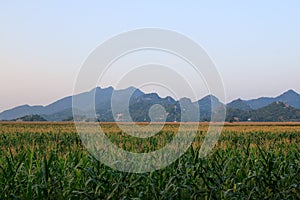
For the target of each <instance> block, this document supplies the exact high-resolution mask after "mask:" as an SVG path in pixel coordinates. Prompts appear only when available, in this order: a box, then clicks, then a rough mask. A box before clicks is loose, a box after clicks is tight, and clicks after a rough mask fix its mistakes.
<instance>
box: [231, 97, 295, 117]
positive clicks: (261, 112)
mask: <svg viewBox="0 0 300 200" xmlns="http://www.w3.org/2000/svg"><path fill="white" fill-rule="evenodd" d="M226 121H254V122H286V121H289V122H296V121H297V122H299V121H300V109H297V108H294V107H292V106H290V105H288V104H286V103H283V102H279V101H277V102H274V103H271V104H269V105H267V106H265V107H262V108H259V109H257V110H239V109H235V108H228V109H227V114H226Z"/></svg>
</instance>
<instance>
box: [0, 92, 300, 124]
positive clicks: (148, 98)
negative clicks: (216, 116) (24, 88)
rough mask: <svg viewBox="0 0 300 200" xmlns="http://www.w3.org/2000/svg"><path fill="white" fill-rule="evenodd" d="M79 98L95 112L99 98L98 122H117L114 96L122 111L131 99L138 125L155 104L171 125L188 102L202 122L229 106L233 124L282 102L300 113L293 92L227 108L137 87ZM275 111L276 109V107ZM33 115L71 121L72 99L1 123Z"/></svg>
mask: <svg viewBox="0 0 300 200" xmlns="http://www.w3.org/2000/svg"><path fill="white" fill-rule="evenodd" d="M91 95H92V96H91ZM75 96H76V98H77V97H78V98H80V99H81V103H82V104H81V105H80V107H81V108H84V110H91V109H93V107H92V105H90V104H89V103H88V102H89V100H90V98H91V97H94V98H95V100H96V101H95V108H96V114H97V116H98V119H97V120H98V121H113V120H114V119H115V116H114V115H115V114H116V113H115V114H113V113H112V109H111V99H112V96H114V97H115V98H114V99H116V102H115V105H117V106H116V107H118V105H123V104H124V103H126V102H124V99H126V98H125V97H130V103H129V106H130V107H129V108H130V115H132V119H133V120H134V121H149V120H150V118H149V116H148V115H149V114H148V110H149V109H150V107H151V106H153V105H155V104H161V105H162V106H164V107H165V109H166V111H167V112H168V116H167V120H168V121H177V120H178V119H179V118H180V111H181V110H180V105H179V103H180V102H185V103H186V104H188V105H187V107H189V108H190V110H191V112H192V110H193V109H192V108H195V107H196V106H197V105H198V106H199V109H200V114H201V116H200V121H209V120H210V117H211V107H212V106H213V107H214V108H218V107H222V106H226V107H227V111H228V113H227V116H226V119H227V120H228V121H230V120H232V119H233V118H239V119H245V117H246V116H249V118H251V114H253V113H255V112H254V110H259V109H261V108H264V107H266V106H268V105H271V104H272V103H274V102H282V103H284V104H287V105H289V106H290V107H293V108H294V109H295V110H291V111H290V112H294V113H298V112H296V110H297V109H300V94H298V93H297V92H295V91H294V90H292V89H290V90H287V91H286V92H284V93H282V94H281V95H279V96H277V97H260V98H257V99H250V100H242V99H240V98H238V99H236V100H233V101H231V102H229V103H227V104H223V103H222V102H220V101H219V99H218V98H217V97H215V96H214V95H207V96H205V97H203V98H201V99H199V100H197V101H194V102H193V101H191V100H190V99H189V98H187V97H183V98H181V99H179V100H175V99H173V98H172V97H170V96H167V97H164V98H162V97H160V96H159V95H158V94H157V93H155V92H152V93H144V92H142V91H141V90H139V89H137V88H135V87H129V88H125V89H121V90H116V89H114V88H113V87H107V88H101V87H96V88H93V89H91V90H89V91H87V92H83V93H80V94H76V95H75ZM176 108H177V109H176ZM273 108H274V109H275V107H273ZM119 112H120V113H119V114H120V116H122V112H123V111H121V110H120V111H119ZM250 113H251V114H250ZM29 115H40V116H41V117H43V118H45V119H46V120H49V121H63V120H66V119H71V117H72V96H67V97H64V98H62V99H59V100H57V101H55V102H53V103H50V104H48V105H45V106H40V105H37V106H36V105H34V106H30V105H21V106H17V107H14V108H12V109H9V110H5V111H3V112H1V113H0V120H14V119H18V118H21V117H24V116H29ZM284 115H286V116H287V115H289V114H288V113H286V114H284ZM129 117H130V116H125V117H124V118H122V117H121V118H120V120H125V121H126V120H129V119H130V118H129ZM252 118H253V117H252ZM195 119H196V118H195ZM195 119H193V118H191V119H190V120H191V121H193V120H195ZM287 119H289V118H287ZM260 120H263V119H260ZM293 120H298V119H293ZM299 121H300V117H299Z"/></svg>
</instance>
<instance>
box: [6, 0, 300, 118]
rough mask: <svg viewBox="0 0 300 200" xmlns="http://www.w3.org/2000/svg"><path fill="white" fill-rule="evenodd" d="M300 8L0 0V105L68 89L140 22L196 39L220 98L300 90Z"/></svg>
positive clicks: (37, 101)
mask: <svg viewBox="0 0 300 200" xmlns="http://www.w3.org/2000/svg"><path fill="white" fill-rule="evenodd" d="M129 2H131V3H129ZM299 11H300V1H296V0H294V1H291V0H287V1H279V0H266V1H258V0H255V1H237V0H236V1H230V0H229V1H126V2H125V1H124V2H122V1H120V2H117V1H107V2H105V3H103V2H100V1H56V0H55V1H47V2H46V1H30V0H29V1H0V24H1V27H0V70H1V73H0V91H1V96H0V97H1V100H0V112H1V111H3V110H6V109H9V108H12V107H15V106H19V105H23V104H29V105H47V104H49V103H52V102H53V101H55V100H58V99H60V98H62V97H65V96H69V95H71V94H72V91H73V85H74V82H75V79H76V76H77V73H78V72H79V69H80V67H81V65H82V63H83V62H84V61H85V59H86V58H87V57H88V55H89V54H90V53H91V52H92V51H93V50H94V49H95V48H96V47H97V46H98V45H99V44H101V43H102V42H104V41H105V40H106V39H109V38H110V37H112V36H114V35H116V34H119V33H121V32H125V31H129V30H132V29H137V28H143V27H158V28H165V29H170V30H175V31H178V32H180V33H182V34H185V35H187V36H188V37H190V38H191V39H193V40H194V41H196V42H197V43H198V44H199V45H200V46H202V47H203V48H204V49H205V50H206V52H207V53H208V55H209V56H210V58H211V59H212V60H213V61H214V63H215V64H216V66H217V68H218V70H219V72H220V74H221V76H222V78H223V82H224V87H225V92H226V96H227V101H231V100H233V99H236V98H242V99H251V98H257V97H260V96H277V95H280V94H281V93H283V92H285V91H287V90H289V89H293V90H295V91H296V92H298V93H300V84H299V75H300V37H299V36H300V12H299Z"/></svg>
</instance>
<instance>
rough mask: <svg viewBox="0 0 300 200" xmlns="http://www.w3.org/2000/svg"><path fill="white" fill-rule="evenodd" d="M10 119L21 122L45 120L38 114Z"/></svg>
mask: <svg viewBox="0 0 300 200" xmlns="http://www.w3.org/2000/svg"><path fill="white" fill-rule="evenodd" d="M12 121H22V122H33V121H35V122H44V121H47V120H46V119H45V118H43V117H42V116H40V115H26V116H24V117H20V118H17V119H14V120H12Z"/></svg>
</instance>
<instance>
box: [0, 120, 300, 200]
mask: <svg viewBox="0 0 300 200" xmlns="http://www.w3.org/2000/svg"><path fill="white" fill-rule="evenodd" d="M102 126H103V128H105V129H106V130H107V131H108V132H107V134H109V137H110V139H111V140H112V141H113V142H115V143H116V145H120V146H122V145H123V144H121V143H120V141H118V140H119V138H120V134H121V135H123V133H122V132H120V131H117V130H116V128H115V125H111V124H106V125H102ZM177 128H178V127H176V125H168V127H166V129H165V130H163V131H162V132H161V133H160V135H159V136H157V137H158V139H157V140H156V139H154V140H151V141H150V143H149V144H151V145H157V144H158V143H159V141H160V138H163V137H165V140H166V142H167V141H168V140H169V139H171V138H172V137H173V133H174V132H176V130H177ZM187 130H188V127H187ZM298 130H299V129H298ZM203 138H204V135H203V131H202V130H199V135H198V136H197V138H196V139H195V144H194V145H193V147H191V148H190V149H188V151H187V152H186V153H185V154H184V156H182V157H181V158H180V159H178V160H177V161H176V162H175V163H173V164H172V165H170V166H168V167H166V168H165V169H161V170H158V171H155V172H151V173H145V174H130V173H123V172H118V171H115V170H112V169H111V168H109V167H106V166H105V165H103V164H102V163H101V162H99V161H97V160H96V159H95V158H94V157H93V156H91V155H89V153H88V152H87V151H86V150H85V148H84V147H83V146H82V144H81V141H80V139H79V138H78V136H77V134H76V132H75V130H74V128H73V126H71V125H70V124H55V125H52V124H0V142H1V152H0V199H300V176H299V174H300V156H299V150H300V149H299V143H300V133H299V131H287V132H275V131H272V132H270V131H268V130H264V131H255V132H253V131H250V132H242V131H239V129H236V131H233V130H225V131H224V133H223V134H222V136H221V138H220V140H219V143H218V144H217V146H216V148H215V149H214V151H213V152H212V153H211V154H210V155H209V156H208V157H207V158H199V156H198V151H199V147H200V145H198V144H201V142H202V141H203ZM133 143H135V142H133ZM122 147H123V146H122ZM125 148H127V150H130V151H134V150H135V148H136V146H134V145H133V146H130V145H129V146H128V145H127V146H126V145H125ZM151 150H152V149H151Z"/></svg>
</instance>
